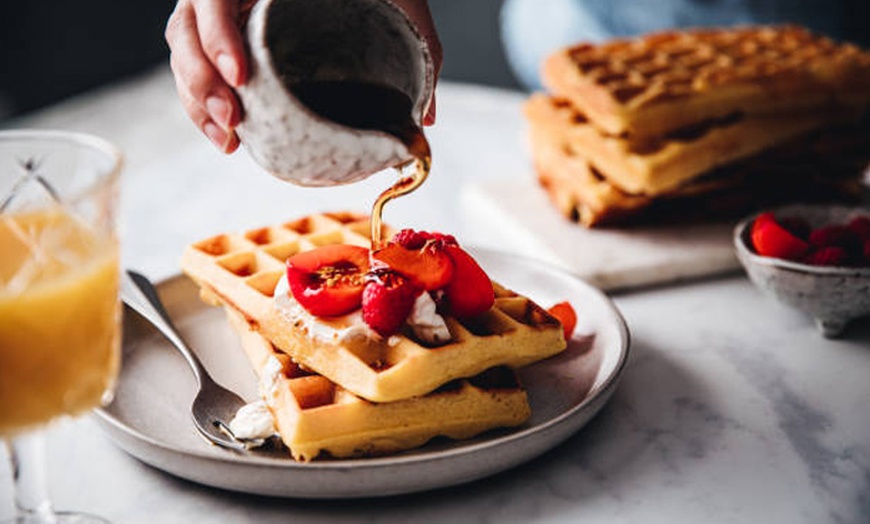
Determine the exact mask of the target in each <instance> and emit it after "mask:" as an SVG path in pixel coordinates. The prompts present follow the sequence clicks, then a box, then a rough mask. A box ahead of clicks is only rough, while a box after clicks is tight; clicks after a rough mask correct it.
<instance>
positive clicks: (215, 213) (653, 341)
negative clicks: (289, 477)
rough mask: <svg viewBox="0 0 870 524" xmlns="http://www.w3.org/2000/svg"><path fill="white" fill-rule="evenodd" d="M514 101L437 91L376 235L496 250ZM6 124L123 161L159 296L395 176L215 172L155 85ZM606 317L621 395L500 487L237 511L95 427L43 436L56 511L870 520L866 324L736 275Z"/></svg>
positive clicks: (218, 165)
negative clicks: (195, 250)
mask: <svg viewBox="0 0 870 524" xmlns="http://www.w3.org/2000/svg"><path fill="white" fill-rule="evenodd" d="M522 100H523V96H522V95H520V94H517V93H513V92H507V91H498V90H492V89H487V88H481V87H476V86H465V85H456V84H450V83H444V84H443V85H441V86H440V87H439V103H438V109H439V122H438V124H437V125H436V126H435V127H434V128H432V129H431V130H430V131H429V136H430V139H431V142H432V148H433V152H434V168H433V171H432V174H431V176H430V180H429V181H427V183H426V184H425V185H424V186H423V187H422V188H421V189H420V190H418V191H417V192H416V193H414V194H413V195H411V196H408V197H406V198H403V199H399V200H397V201H395V202H394V203H391V204H390V205H389V206H388V208H387V210H386V219H387V220H388V221H389V222H392V223H396V224H402V225H408V226H412V227H420V228H427V229H441V230H446V231H451V232H456V233H457V235H459V236H460V237H461V238H463V237H464V238H471V239H473V241H474V243H477V244H490V245H491V244H494V242H492V241H490V239H489V238H488V237H487V235H485V234H483V233H481V230H480V229H479V228H477V227H475V221H476V220H477V219H471V218H469V216H470V215H469V213H467V210H463V209H462V205H461V203H460V200H461V199H459V198H456V196H457V194H458V192H459V191H461V189H462V188H463V187H464V185H465V184H467V183H469V182H471V181H474V182H481V181H490V182H491V181H499V180H504V181H522V180H526V179H528V178H529V177H532V171H531V168H530V167H529V160H528V157H527V155H526V152H525V147H524V140H523V122H522V116H521V112H520V104H521V103H522ZM0 125H2V126H3V127H12V126H14V127H39V128H46V127H48V128H61V129H72V130H77V131H84V132H89V133H94V134H98V135H101V136H104V137H106V138H108V139H110V140H112V141H114V142H116V143H117V144H118V145H120V146H121V148H122V149H123V150H124V151H125V153H126V155H127V159H126V160H127V162H126V168H125V172H124V182H123V188H122V189H123V200H122V224H121V228H122V233H123V239H124V248H123V256H124V261H125V264H126V265H127V266H129V267H134V268H137V269H139V270H141V271H143V272H145V273H146V274H148V275H149V276H151V277H152V278H155V279H159V278H163V277H166V276H170V275H172V274H175V273H177V272H178V258H179V254H180V253H181V250H182V249H183V247H184V246H185V245H186V244H187V243H189V242H190V241H192V240H195V239H198V238H202V237H205V236H208V235H210V234H213V233H215V232H217V231H220V230H233V229H242V228H248V227H252V226H256V225H261V224H268V223H271V222H274V221H278V220H283V219H287V218H291V217H295V216H299V215H303V214H306V213H310V212H314V211H322V210H336V209H355V210H359V211H365V210H366V209H367V207H368V205H369V203H371V202H373V201H374V197H375V196H376V195H377V193H378V192H379V191H380V190H381V189H383V187H385V185H386V184H387V183H388V182H389V181H388V180H385V179H384V177H386V176H392V175H381V174H379V175H376V176H374V177H372V178H371V179H369V180H367V181H364V182H362V183H359V184H355V185H353V186H348V187H342V188H336V189H302V188H298V187H294V186H290V185H287V184H285V183H283V182H280V181H278V180H276V179H273V178H272V177H270V176H268V175H265V174H264V173H263V172H261V171H260V170H259V169H258V168H257V167H256V166H255V165H254V164H253V162H252V161H251V160H250V159H249V158H248V157H247V155H246V154H245V153H243V152H242V153H239V154H236V155H232V156H230V157H225V156H223V155H221V154H219V153H217V152H216V151H214V150H212V149H211V147H210V145H209V144H208V143H207V141H206V140H205V139H204V138H203V137H201V136H200V135H199V133H198V132H197V131H196V130H195V129H194V128H193V126H192V124H190V123H189V122H188V121H187V119H186V117H185V115H184V114H183V112H182V110H181V106H180V104H179V103H178V101H177V99H176V97H175V93H174V88H173V84H172V79H171V76H170V74H169V72H168V70H167V69H164V68H160V69H158V70H155V71H154V72H152V73H150V74H147V75H144V76H142V77H139V78H135V79H132V80H130V81H128V82H126V83H123V84H119V85H114V86H111V87H110V88H107V89H105V90H102V91H99V92H95V93H90V94H88V95H86V96H84V97H80V98H77V99H75V100H71V101H69V102H67V103H64V104H61V105H59V106H56V107H52V108H49V109H47V110H45V111H43V112H40V113H39V114H35V115H29V116H27V117H26V118H23V119H20V120H18V121H12V122H4V123H0ZM502 247H504V246H502ZM526 254H529V255H534V253H526ZM613 298H614V300H615V302H616V304H617V306H618V307H619V309H620V310H621V312H622V313H623V315H624V317H625V319H626V321H627V323H628V325H629V329H630V330H631V334H632V352H631V355H630V358H629V361H628V364H627V367H626V369H625V373H624V376H623V379H622V382H621V384H620V386H619V388H618V389H617V391H616V392H615V394H614V396H613V397H612V399H611V400H610V402H609V403H608V404H607V406H605V408H604V409H603V410H602V412H601V413H600V414H599V415H598V416H597V417H596V418H595V419H594V420H593V421H592V422H591V423H590V424H589V425H587V426H586V427H584V428H583V429H582V430H581V431H579V432H578V433H577V434H575V435H574V436H573V437H571V438H570V439H569V440H568V441H566V442H565V443H564V444H562V445H560V446H559V447H557V448H555V449H553V450H551V451H550V452H548V453H546V454H545V455H543V456H542V457H540V458H538V459H535V460H533V461H531V462H529V463H527V464H525V465H522V466H520V467H517V468H514V469H511V470H508V471H507V472H505V473H502V474H499V475H497V476H495V477H491V478H488V479H485V480H482V481H478V482H474V483H471V484H468V485H462V486H456V487H453V488H448V489H443V490H437V491H434V492H427V493H420V494H414V495H407V496H398V497H390V498H382V499H366V500H351V501H306V500H293V499H278V498H267V497H258V496H252V495H244V494H237V493H231V492H225V491H221V490H217V489H213V488H209V487H204V486H200V485H196V484H193V483H190V482H187V481H183V480H179V479H177V478H175V477H172V476H170V475H168V474H165V473H163V472H161V471H159V470H157V469H153V468H151V467H149V466H147V465H144V464H143V463H141V462H139V461H137V460H136V459H134V458H132V457H130V456H128V455H127V454H125V453H124V452H123V451H121V450H120V449H119V448H117V447H116V446H115V445H114V444H113V443H112V442H111V441H110V439H109V438H108V436H107V435H105V434H104V433H103V432H102V431H101V430H100V429H99V427H98V426H97V424H96V422H95V421H94V420H93V419H91V418H88V417H86V418H83V419H80V420H75V421H69V422H62V423H59V424H56V425H54V426H53V427H52V428H51V429H50V430H49V431H48V435H47V437H48V464H49V478H50V490H51V494H52V497H53V499H54V501H55V505H56V506H57V507H58V508H61V509H77V510H85V511H90V512H93V513H96V514H100V515H103V516H105V517H107V518H109V519H111V520H112V521H114V522H119V523H138V522H161V523H162V522H167V523H173V522H257V523H265V522H285V521H292V522H324V523H325V522H329V523H332V522H357V521H367V522H385V523H392V522H554V523H560V522H564V523H568V522H581V521H585V522H652V523H655V522H709V523H714V522H715V523H718V522H729V523H730V522H770V523H779V522H782V523H821V522H838V523H847V522H855V523H859V522H868V521H870V417H868V416H867V412H868V407H867V406H868V402H870V380H868V377H870V322H868V321H867V320H864V321H861V322H858V323H856V324H854V325H853V326H852V327H851V328H850V330H849V331H848V333H847V337H846V338H844V339H841V340H827V339H824V338H823V337H822V336H820V334H819V333H818V332H817V331H816V330H815V327H814V325H813V322H812V321H811V320H810V319H809V318H807V317H805V316H804V315H802V314H800V313H797V312H795V311H792V310H790V309H787V308H785V307H784V306H781V305H779V304H777V303H774V302H773V301H771V300H769V299H767V298H765V297H764V296H762V295H761V294H760V293H759V292H758V291H757V290H756V289H755V288H754V287H753V286H752V285H751V284H750V283H749V281H748V280H747V279H746V278H745V276H743V275H742V274H731V275H726V276H720V277H715V278H709V279H704V280H697V281H692V282H684V283H680V284H674V285H668V286H659V287H654V288H646V289H642V290H635V291H632V292H621V293H618V294H615V295H613ZM11 486H12V483H11V479H10V472H9V468H8V465H7V464H6V461H2V463H0V520H3V519H4V518H8V517H10V516H11V515H12V500H11V493H10V492H11Z"/></svg>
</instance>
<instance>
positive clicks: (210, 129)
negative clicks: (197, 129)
mask: <svg viewBox="0 0 870 524" xmlns="http://www.w3.org/2000/svg"><path fill="white" fill-rule="evenodd" d="M202 132H203V133H205V136H207V137H208V139H209V140H211V141H212V143H213V144H214V145H216V146H217V148H218V149H220V150H221V151H223V150H224V148H226V145H227V133H226V131H224V130H223V129H221V127H220V126H219V125H217V124H215V123H214V122H211V121H209V122H206V123H205V125H203V126H202Z"/></svg>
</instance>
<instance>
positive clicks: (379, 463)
mask: <svg viewBox="0 0 870 524" xmlns="http://www.w3.org/2000/svg"><path fill="white" fill-rule="evenodd" d="M468 249H469V250H470V251H471V252H472V253H473V254H480V255H482V256H484V257H495V258H501V259H503V260H506V261H508V263H509V264H511V265H515V264H518V263H519V264H525V265H530V266H532V267H535V268H536V269H538V270H541V271H544V272H547V273H555V274H558V275H560V276H561V277H565V278H569V279H570V280H573V281H574V283H575V284H577V285H579V286H580V287H581V288H583V290H584V292H585V293H589V294H591V295H594V296H595V298H596V299H597V300H598V301H599V302H600V303H601V305H603V306H604V307H605V308H606V309H607V315H606V316H609V317H611V318H612V320H614V321H615V324H614V325H615V327H616V333H617V340H618V343H619V356H618V359H617V362H616V363H615V364H614V366H613V369H612V371H611V372H610V373H609V374H608V375H607V376H606V377H604V379H603V380H602V381H601V382H600V383H599V384H598V386H597V388H595V389H594V390H590V392H589V393H588V394H587V395H586V396H585V398H583V400H582V401H580V402H578V403H577V404H575V405H573V406H571V407H570V408H569V409H566V410H565V411H563V412H561V413H558V414H557V415H556V416H553V417H552V418H549V419H547V420H546V421H543V422H542V423H540V424H536V425H534V426H530V427H524V428H518V429H515V430H512V431H511V432H510V433H508V434H505V435H499V436H496V437H494V438H491V439H486V440H483V441H479V442H469V443H467V444H465V445H462V443H461V442H460V444H459V445H458V446H456V447H451V448H449V449H443V450H433V451H428V452H423V453H416V454H413V455H388V456H383V457H369V458H365V457H361V458H351V459H330V460H328V461H320V462H318V461H311V462H298V461H295V460H292V459H290V458H287V459H284V458H273V457H261V456H256V455H241V454H235V453H233V452H232V451H230V450H227V454H226V455H218V454H213V453H208V452H205V451H200V450H192V449H191V450H188V449H180V448H179V447H176V446H173V445H172V444H171V443H169V442H164V441H162V440H159V439H157V438H155V437H153V436H151V435H148V434H145V433H143V432H141V431H139V430H138V429H136V428H135V427H132V426H129V425H128V424H125V423H124V422H123V421H122V420H119V419H118V418H117V417H115V416H114V415H112V414H111V413H109V412H108V409H109V407H108V406H107V407H105V408H98V409H96V410H95V413H96V415H97V419H98V421H99V422H100V424H101V425H102V426H104V427H105V429H106V430H107V431H108V432H109V434H110V437H111V440H112V441H113V442H114V443H115V444H116V445H118V446H119V447H120V448H122V449H123V450H124V451H125V452H126V453H128V454H129V455H131V456H133V457H134V458H136V459H138V460H141V461H143V462H145V463H147V464H150V465H152V466H155V467H157V468H158V469H160V470H161V471H163V472H165V473H169V474H172V475H174V476H182V477H183V478H188V479H189V478H190V477H185V476H183V475H179V474H178V473H176V472H173V471H168V470H167V469H165V468H163V467H159V466H156V465H155V464H154V461H151V460H147V459H145V458H143V455H145V454H144V453H136V452H133V451H131V449H130V448H129V447H128V446H127V445H126V444H125V443H123V442H121V440H122V438H121V437H119V436H116V435H115V432H118V433H120V434H122V435H123V438H124V439H132V440H133V441H138V442H140V443H141V444H143V445H146V446H148V447H150V448H156V449H157V450H160V451H162V452H164V453H168V454H171V455H175V456H184V457H189V458H192V459H196V460H199V461H206V462H209V463H212V462H213V463H222V464H229V465H232V466H236V467H252V466H256V467H264V466H265V467H269V468H277V469H282V470H287V471H288V472H294V473H296V472H303V471H319V472H333V471H347V470H367V471H370V470H376V469H383V468H397V467H407V466H413V465H420V464H426V463H431V462H436V461H443V460H449V459H455V458H457V457H458V456H464V455H468V454H472V453H482V452H487V451H492V450H495V449H498V448H501V447H504V446H510V445H512V444H513V445H515V444H518V443H523V442H528V441H529V439H531V438H532V437H534V436H536V435H538V434H541V433H549V432H553V431H554V430H557V429H560V428H562V429H564V431H563V432H562V433H564V434H563V435H560V436H559V438H558V439H556V440H555V441H554V442H553V443H551V444H548V445H547V446H544V447H543V448H542V449H540V450H537V449H536V451H535V452H534V453H529V454H527V456H524V457H523V458H522V459H520V460H518V461H514V462H513V463H509V464H507V465H506V466H505V467H503V468H496V469H493V470H492V471H487V472H485V473H484V474H482V475H478V476H477V477H475V478H481V477H483V476H489V475H491V474H494V473H496V472H498V471H502V470H504V469H507V468H509V467H512V466H515V465H517V464H520V463H524V462H527V461H529V460H531V459H533V458H535V457H536V456H537V455H539V454H541V453H543V452H544V451H546V450H548V449H551V448H553V447H555V446H557V445H558V444H559V443H561V442H562V441H564V440H566V439H567V438H569V437H570V436H571V435H572V434H574V433H575V432H576V431H577V430H578V429H579V428H580V427H582V426H583V425H585V423H586V422H587V421H588V420H590V419H591V418H593V417H594V416H595V415H597V413H598V411H599V410H600V409H601V408H602V407H603V406H604V404H606V402H607V401H608V400H609V398H610V396H611V395H612V393H613V391H614V390H615V388H616V386H617V385H618V383H619V381H620V379H621V377H622V375H623V372H624V370H625V367H626V364H627V362H628V357H629V354H630V348H631V333H630V330H629V329H628V325H627V323H626V321H625V318H624V317H623V315H622V313H621V312H620V311H619V309H618V308H617V307H616V304H615V303H614V302H613V300H612V299H611V298H610V297H608V296H607V295H606V293H604V292H603V291H602V290H601V289H599V288H597V287H596V286H594V285H592V284H590V283H589V282H587V281H586V280H584V279H582V278H580V277H579V276H577V275H576V274H573V273H571V272H570V271H568V270H566V269H564V268H561V267H559V266H556V265H554V264H552V263H550V262H548V261H545V260H541V259H538V258H533V257H529V256H527V255H518V254H515V253H510V252H506V251H499V250H495V249H489V248H480V247H473V246H472V247H469V248H468ZM186 278H188V277H187V276H186V275H184V274H183V273H180V272H179V273H173V274H171V275H169V276H166V277H164V278H161V279H160V280H158V281H157V282H155V285H156V286H157V288H158V289H160V288H161V287H163V286H167V285H171V283H173V282H176V281H179V280H182V279H186ZM124 309H125V313H124V314H125V315H126V314H130V313H129V312H128V310H127V308H124ZM122 365H123V364H122ZM596 402H597V403H598V404H599V405H597V406H594V407H593V408H592V411H591V412H590V413H588V416H586V417H584V416H580V414H581V413H583V412H585V411H586V409H587V408H589V406H590V405H594V404H595V403H596ZM575 419H576V420H577V423H576V424H572V423H571V422H572V421H574V420H575ZM575 426H576V427H575ZM491 469H492V468H491ZM197 482H198V483H203V482H200V481H197ZM203 484H208V483H203ZM454 484H458V482H457V483H454ZM208 485H211V486H215V487H221V488H224V489H234V488H226V486H225V485H218V484H214V483H213V484H208ZM446 485H453V484H440V485H433V486H431V487H428V488H426V487H424V488H418V489H414V488H413V487H410V486H409V489H408V490H406V491H402V492H401V493H411V492H416V491H422V490H426V489H434V488H436V487H439V486H446ZM234 490H236V491H243V490H240V489H234ZM249 492H251V493H258V491H249ZM288 496H298V495H288ZM326 496H327V497H328V495H326ZM358 496H378V494H377V493H368V494H361V495H358ZM302 498H315V497H313V496H302ZM340 498H351V496H347V495H345V496H342V497H340Z"/></svg>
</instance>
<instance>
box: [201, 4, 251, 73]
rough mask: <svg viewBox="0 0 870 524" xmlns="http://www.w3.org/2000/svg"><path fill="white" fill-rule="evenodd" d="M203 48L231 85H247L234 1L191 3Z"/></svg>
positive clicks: (243, 52) (237, 6) (237, 7)
mask: <svg viewBox="0 0 870 524" xmlns="http://www.w3.org/2000/svg"><path fill="white" fill-rule="evenodd" d="M191 2H192V4H193V9H194V12H195V14H196V26H197V29H198V30H199V38H200V41H201V42H202V48H203V50H204V51H205V54H206V56H207V57H208V58H209V61H210V62H211V63H212V64H214V65H215V66H216V67H217V70H218V71H219V72H220V74H221V76H222V77H223V79H224V80H225V81H226V83H227V84H229V85H231V86H233V87H239V86H240V85H242V84H244V83H245V80H246V76H247V67H246V64H245V51H244V45H243V43H242V35H241V32H240V31H239V28H238V25H237V24H238V17H239V5H238V3H237V2H233V1H218V2H216V1H215V0H191Z"/></svg>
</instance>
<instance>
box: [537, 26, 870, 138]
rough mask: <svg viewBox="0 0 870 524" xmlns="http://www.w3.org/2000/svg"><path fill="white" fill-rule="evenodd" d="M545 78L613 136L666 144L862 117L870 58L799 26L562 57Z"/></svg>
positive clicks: (672, 36) (574, 51)
mask: <svg viewBox="0 0 870 524" xmlns="http://www.w3.org/2000/svg"><path fill="white" fill-rule="evenodd" d="M543 78H544V83H545V84H546V85H547V86H548V87H549V88H550V90H551V91H552V92H553V93H554V94H556V95H558V96H561V97H565V98H567V99H569V100H570V101H571V103H572V104H574V105H575V106H576V107H578V108H579V109H580V110H582V111H583V112H584V113H585V114H586V115H587V116H588V117H589V119H590V120H591V121H592V122H593V124H595V125H596V126H598V127H599V128H600V129H602V130H603V131H604V132H606V133H608V134H612V135H622V134H631V135H635V136H661V135H664V134H666V133H668V132H670V131H672V130H675V129H680V128H683V127H686V126H690V125H693V124H696V123H698V122H704V121H708V120H715V119H720V118H724V117H728V116H730V115H732V114H735V113H745V114H770V113H778V114H784V113H795V112H814V111H817V110H827V109H830V108H843V107H845V108H848V109H849V110H850V111H851V112H853V113H858V114H860V113H862V112H863V111H864V109H865V108H866V107H867V104H868V100H870V53H867V52H866V51H864V50H862V49H860V48H858V47H856V46H854V45H850V44H838V43H836V42H834V41H832V40H830V39H829V38H825V37H822V36H818V35H814V34H812V33H810V32H809V31H807V30H805V29H802V28H799V27H794V26H773V27H738V28H730V29H699V30H693V31H686V32H678V31H672V32H664V33H657V34H651V35H647V36H644V37H640V38H637V39H631V40H615V41H611V42H608V43H604V44H600V45H593V44H580V45H576V46H573V47H569V48H566V49H563V50H561V51H559V52H557V53H555V54H553V55H551V56H550V57H548V59H547V60H546V62H545V64H544V67H543Z"/></svg>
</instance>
